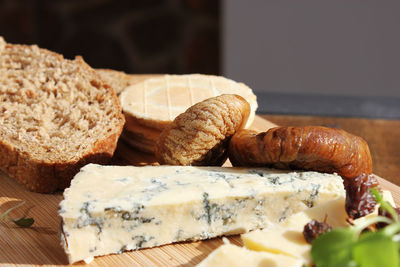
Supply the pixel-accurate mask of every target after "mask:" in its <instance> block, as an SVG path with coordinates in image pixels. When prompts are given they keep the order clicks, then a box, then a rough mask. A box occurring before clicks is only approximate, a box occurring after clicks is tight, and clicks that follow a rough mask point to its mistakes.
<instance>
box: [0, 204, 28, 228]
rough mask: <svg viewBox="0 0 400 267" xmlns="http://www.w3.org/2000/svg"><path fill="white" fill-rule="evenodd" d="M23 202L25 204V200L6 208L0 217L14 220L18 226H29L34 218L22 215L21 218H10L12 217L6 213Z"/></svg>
mask: <svg viewBox="0 0 400 267" xmlns="http://www.w3.org/2000/svg"><path fill="white" fill-rule="evenodd" d="M24 204H25V201H23V202H21V203H19V204H18V205H16V206H14V207H11V208H9V209H8V210H6V212H4V213H3V214H1V215H0V219H7V220H10V221H12V222H14V223H15V224H16V225H18V226H20V227H30V226H32V224H33V223H34V222H35V220H34V219H33V218H26V217H25V216H24V217H21V218H17V219H12V218H10V217H9V216H8V214H9V213H10V212H11V211H13V210H15V209H17V208H19V207H21V206H22V205H24Z"/></svg>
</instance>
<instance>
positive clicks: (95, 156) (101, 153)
mask: <svg viewBox="0 0 400 267" xmlns="http://www.w3.org/2000/svg"><path fill="white" fill-rule="evenodd" d="M0 41H1V40H0ZM7 48H10V49H11V48H22V49H27V50H34V52H35V53H40V55H42V54H44V55H51V56H53V57H55V58H56V59H57V60H60V61H63V60H65V59H64V58H63V56H62V55H59V54H57V53H55V52H52V51H48V50H46V49H41V48H38V47H37V46H35V45H34V46H27V45H18V44H6V45H5V46H4V47H3V49H7ZM1 56H2V55H1V50H0V57H1ZM70 62H71V63H72V64H77V65H79V67H78V70H79V71H85V72H87V73H88V74H89V76H90V77H91V81H90V82H91V83H96V86H99V88H100V87H101V88H104V89H105V90H106V91H107V95H106V96H104V97H105V99H104V100H106V101H108V102H107V103H109V105H111V106H112V107H113V108H114V109H115V110H116V113H115V116H116V120H115V123H114V125H113V130H112V131H111V132H109V133H108V134H106V135H105V137H104V138H101V139H98V140H97V141H96V142H94V143H93V144H92V145H91V147H89V148H87V150H86V151H85V152H84V153H83V154H82V155H81V156H80V157H79V158H75V159H74V158H72V159H70V160H52V159H46V158H41V157H35V155H34V154H33V152H32V151H24V150H22V149H20V148H18V147H15V146H14V145H12V144H10V143H8V142H7V141H5V140H4V139H3V138H1V137H0V169H1V170H2V171H3V172H5V173H6V174H8V175H9V176H10V177H12V178H14V179H15V180H17V181H18V182H19V183H20V184H22V185H23V186H24V187H25V188H27V189H28V190H30V191H34V192H39V193H52V192H55V191H57V190H63V189H64V188H66V187H68V186H69V185H70V181H71V179H72V178H73V176H74V175H75V174H76V173H77V172H78V171H79V169H80V168H81V167H82V166H84V165H86V164H87V163H90V162H93V163H99V164H105V163H107V162H108V161H109V160H110V159H111V157H112V155H113V153H114V151H115V148H116V145H117V141H118V138H119V136H120V134H121V132H122V128H123V125H124V122H125V120H124V116H123V115H122V112H121V107H120V105H119V101H118V97H117V95H116V94H115V92H114V91H113V90H112V89H111V87H110V86H109V85H107V84H106V83H104V82H103V81H102V79H101V77H100V75H99V74H98V73H97V72H96V71H94V70H93V69H92V68H91V67H90V66H89V65H87V64H86V63H85V61H84V60H83V59H82V57H79V56H78V57H76V58H75V60H74V61H70ZM104 112H105V111H104ZM0 127H1V126H0Z"/></svg>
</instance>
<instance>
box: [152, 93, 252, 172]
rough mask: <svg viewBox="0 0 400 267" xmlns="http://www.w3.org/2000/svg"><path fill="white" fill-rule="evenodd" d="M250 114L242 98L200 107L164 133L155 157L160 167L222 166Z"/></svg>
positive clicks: (228, 96)
mask: <svg viewBox="0 0 400 267" xmlns="http://www.w3.org/2000/svg"><path fill="white" fill-rule="evenodd" d="M249 114H250V105H249V103H248V102H247V101H246V100H245V99H244V98H243V97H241V96H239V95H232V94H225V95H220V96H217V97H212V98H209V99H206V100H204V101H202V102H200V103H197V104H195V105H193V106H191V107H190V108H189V109H187V110H186V111H185V112H184V113H182V114H180V115H179V116H178V117H176V118H175V120H174V121H173V122H172V123H171V124H170V125H169V126H168V127H167V128H166V129H165V130H164V131H162V132H161V135H160V137H159V139H158V141H157V144H156V150H155V155H156V158H157V160H158V162H159V163H160V164H169V165H197V166H201V165H203V166H221V165H222V164H223V163H224V162H225V160H226V158H227V148H228V142H229V140H230V138H231V137H232V136H233V135H234V134H235V132H236V131H238V130H239V129H242V128H243V127H244V126H245V125H246V122H247V119H248V117H249Z"/></svg>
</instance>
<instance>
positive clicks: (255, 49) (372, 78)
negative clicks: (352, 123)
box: [221, 0, 400, 105]
mask: <svg viewBox="0 0 400 267" xmlns="http://www.w3.org/2000/svg"><path fill="white" fill-rule="evenodd" d="M222 10H223V30H222V32H223V44H222V48H221V50H222V53H223V59H222V65H223V67H222V68H223V70H222V71H223V74H224V75H226V76H228V77H230V78H232V79H234V80H238V81H243V82H245V83H247V84H248V85H249V86H251V87H252V88H253V89H254V90H255V91H256V92H280V93H296V94H298V93H301V94H322V95H332V94H333V95H350V96H388V97H400V1H395V0H382V1H378V0H375V1H372V0H357V1H354V0H302V1H300V0H292V1H290V0H248V1H245V0H224V1H223V8H222ZM399 105H400V104H399Z"/></svg>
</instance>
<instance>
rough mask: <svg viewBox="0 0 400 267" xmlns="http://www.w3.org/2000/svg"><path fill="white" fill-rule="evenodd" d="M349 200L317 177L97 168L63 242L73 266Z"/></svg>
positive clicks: (67, 219) (72, 194) (86, 174)
mask: <svg viewBox="0 0 400 267" xmlns="http://www.w3.org/2000/svg"><path fill="white" fill-rule="evenodd" d="M344 194H345V193H344V188H343V183H342V179H341V177H340V176H337V175H332V174H322V173H317V172H287V171H279V170H271V169H246V168H220V167H189V166H186V167H183V166H147V167H133V166H126V167H121V166H101V165H95V164H89V165H87V166H85V167H84V168H82V169H81V171H80V172H79V173H78V174H77V175H76V176H75V178H74V179H73V180H72V183H71V187H70V188H68V189H66V190H65V192H64V200H63V201H62V202H61V203H60V211H59V212H60V215H61V217H62V224H63V225H62V233H63V237H62V240H64V246H65V251H66V253H67V254H68V257H69V261H70V262H71V263H73V262H76V261H80V260H83V259H86V258H90V257H93V256H98V255H105V254H110V253H121V252H123V251H126V250H134V249H140V248H148V247H154V246H159V245H163V244H168V243H173V242H177V241H186V240H199V239H207V238H212V237H216V236H221V235H230V234H238V233H245V232H248V231H249V230H253V229H259V228H265V227H269V226H271V225H275V224H277V223H278V222H280V221H284V220H285V219H286V218H287V217H289V216H290V215H291V214H293V213H296V212H299V211H302V210H305V209H307V208H309V207H311V206H313V205H317V204H321V203H324V202H327V201H329V200H331V199H335V198H338V197H340V196H342V197H343V196H344Z"/></svg>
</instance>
